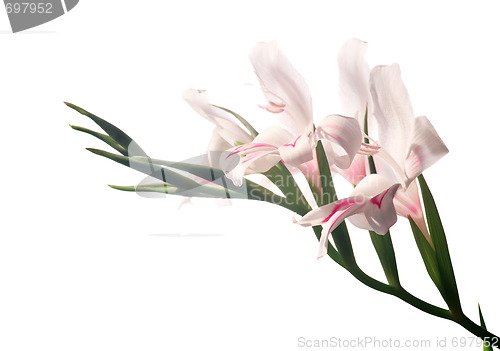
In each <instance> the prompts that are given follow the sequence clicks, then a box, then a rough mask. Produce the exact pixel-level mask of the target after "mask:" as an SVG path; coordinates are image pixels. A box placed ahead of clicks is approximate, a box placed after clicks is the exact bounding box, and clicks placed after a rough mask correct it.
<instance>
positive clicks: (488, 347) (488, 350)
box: [477, 304, 494, 351]
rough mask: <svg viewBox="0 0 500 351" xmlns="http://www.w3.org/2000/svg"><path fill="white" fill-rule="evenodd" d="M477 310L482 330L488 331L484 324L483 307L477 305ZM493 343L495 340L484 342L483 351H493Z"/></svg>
mask: <svg viewBox="0 0 500 351" xmlns="http://www.w3.org/2000/svg"><path fill="white" fill-rule="evenodd" d="M477 308H478V309H479V321H480V322H481V328H483V329H484V330H488V329H486V323H485V322H484V318H483V313H482V312H481V306H480V305H479V304H477ZM493 341H494V340H491V339H490V340H487V341H484V342H483V351H493V347H492V346H491V343H492V342H493Z"/></svg>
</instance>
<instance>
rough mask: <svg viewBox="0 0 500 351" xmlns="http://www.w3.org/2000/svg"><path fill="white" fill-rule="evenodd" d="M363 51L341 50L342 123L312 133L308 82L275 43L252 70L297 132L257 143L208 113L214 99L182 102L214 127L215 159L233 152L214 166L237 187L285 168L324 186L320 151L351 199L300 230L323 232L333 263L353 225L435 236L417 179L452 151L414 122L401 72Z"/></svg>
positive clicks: (260, 48) (361, 45) (317, 211)
mask: <svg viewBox="0 0 500 351" xmlns="http://www.w3.org/2000/svg"><path fill="white" fill-rule="evenodd" d="M366 48H367V45H366V43H365V42H363V41H360V40H357V39H351V40H349V41H347V42H346V43H345V44H344V45H343V46H342V48H341V50H340V53H339V57H338V63H339V79H340V97H341V102H342V105H343V110H344V111H343V115H340V114H332V115H328V116H326V117H324V118H323V119H322V120H321V122H319V124H318V125H317V126H315V125H314V123H313V107H312V98H311V93H310V90H309V87H308V85H307V83H306V81H305V80H304V78H303V77H302V76H301V75H300V74H299V72H298V71H297V70H296V69H295V68H294V67H293V65H292V64H291V63H290V61H289V60H288V59H287V58H286V57H285V55H284V54H283V53H282V52H281V51H280V50H279V49H278V47H277V45H276V43H275V42H271V43H259V44H257V45H256V46H255V47H254V48H253V50H252V52H251V53H250V61H251V63H252V65H253V67H254V70H255V74H256V75H257V78H258V80H259V82H260V87H261V89H262V92H263V94H264V97H265V99H266V100H267V104H265V105H259V106H260V107H262V108H264V109H265V110H267V111H269V112H270V113H272V114H283V115H285V116H286V117H287V119H288V120H289V121H290V122H291V123H289V125H287V126H279V125H274V126H272V127H269V128H267V129H265V130H263V131H261V132H260V133H259V134H257V133H252V132H250V133H249V132H247V131H245V130H244V129H243V128H242V127H240V125H238V123H236V122H235V121H234V120H233V118H234V116H233V115H232V114H231V113H229V112H228V111H226V110H224V109H221V108H218V107H215V106H213V105H211V104H210V102H209V100H208V98H207V95H206V92H205V91H201V90H193V89H190V90H188V91H186V92H185V93H184V95H183V97H184V99H185V100H186V101H187V102H188V103H189V104H190V105H191V107H192V108H193V109H194V110H195V111H197V112H198V113H199V114H200V115H202V116H203V117H205V118H206V119H208V120H209V121H211V122H213V123H214V124H215V129H214V131H213V135H212V138H211V141H210V143H209V147H208V153H209V154H210V153H213V152H214V151H216V152H220V151H227V152H226V153H224V155H225V156H224V157H223V158H222V159H217V160H211V162H212V163H213V165H214V166H217V167H218V168H221V169H222V170H223V171H224V173H225V174H226V176H227V177H228V178H229V179H231V181H232V182H233V183H234V185H235V186H241V185H242V183H243V179H244V177H245V176H246V175H248V174H253V173H263V172H266V171H268V170H270V169H271V168H272V167H273V166H275V165H276V164H277V163H279V162H283V164H284V165H286V167H287V168H288V169H289V170H290V171H292V172H302V173H303V174H304V175H305V176H306V177H307V178H308V180H309V181H310V183H311V184H317V179H315V178H317V177H318V176H319V166H318V161H317V158H316V146H317V144H318V142H320V141H321V143H322V145H323V147H324V150H325V153H326V156H327V159H328V163H329V167H330V168H331V170H332V171H334V172H336V173H338V174H340V175H341V176H343V177H344V178H345V179H346V180H348V181H349V182H350V183H351V184H353V185H354V189H353V191H352V193H351V195H350V196H349V197H347V198H344V199H340V200H337V201H334V202H330V203H329V204H326V205H323V206H320V207H318V206H317V205H316V204H311V207H312V208H313V210H311V211H310V212H309V213H307V214H305V215H304V216H303V217H302V218H301V219H300V220H298V221H297V222H298V223H299V224H301V225H303V226H316V225H322V226H323V230H322V234H321V239H320V249H319V254H318V257H322V256H324V255H325V254H326V253H327V246H328V237H329V234H330V233H331V232H332V231H333V230H334V229H335V228H336V227H337V226H338V225H339V224H340V223H342V222H343V221H344V220H345V219H348V220H349V221H350V222H351V223H352V224H353V225H355V226H356V227H359V228H361V229H367V230H371V231H374V232H376V233H378V234H381V235H384V234H385V233H387V231H388V230H389V228H390V227H391V226H392V225H393V224H394V223H395V222H396V220H397V216H398V215H399V216H402V217H406V218H408V217H409V216H411V218H412V219H413V221H414V222H415V223H416V224H417V225H418V226H419V228H420V230H421V231H422V233H423V234H424V235H426V236H428V235H429V234H428V230H427V226H426V225H425V220H424V216H423V211H422V206H421V203H420V198H419V194H418V187H417V184H416V181H415V179H416V177H417V176H419V175H420V174H421V173H422V172H423V171H424V170H425V169H426V168H428V167H429V166H431V165H432V164H434V163H435V162H436V161H438V160H439V159H440V158H441V157H443V156H444V155H445V154H446V153H447V152H448V149H447V148H446V146H445V145H444V143H443V141H442V140H441V138H440V137H439V136H438V134H437V132H436V130H435V129H434V127H433V126H432V124H431V123H430V122H429V120H428V119H427V118H426V117H425V116H418V117H415V116H414V114H413V110H412V107H411V102H410V99H409V96H408V92H407V90H406V87H405V85H404V84H403V82H402V80H401V72H400V69H399V66H398V65H397V64H393V65H390V66H375V67H374V68H372V69H371V70H370V68H369V66H368V64H367V63H366V60H365V52H366Z"/></svg>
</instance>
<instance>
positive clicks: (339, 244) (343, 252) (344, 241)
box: [316, 141, 357, 270]
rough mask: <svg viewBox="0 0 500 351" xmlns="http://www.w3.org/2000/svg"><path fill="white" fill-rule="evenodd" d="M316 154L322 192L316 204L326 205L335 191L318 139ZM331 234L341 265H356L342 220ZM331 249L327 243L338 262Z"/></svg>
mask: <svg viewBox="0 0 500 351" xmlns="http://www.w3.org/2000/svg"><path fill="white" fill-rule="evenodd" d="M316 155H317V159H318V168H319V174H320V178H321V187H322V194H323V196H322V198H321V202H320V203H319V204H318V205H320V206H322V205H326V204H327V203H330V202H333V201H336V199H337V193H336V191H335V186H334V184H333V178H332V173H331V171H330V164H329V163H328V159H327V157H326V153H325V149H324V148H323V144H322V143H321V141H319V142H318V145H317V146H316ZM324 202H326V203H324ZM331 234H332V238H333V242H334V243H335V246H336V248H337V250H338V253H339V254H340V257H341V262H342V266H343V267H345V268H347V269H348V270H349V269H350V268H354V267H357V264H356V259H355V258H354V251H353V250H352V244H351V238H350V237H349V231H348V230H347V226H346V224H345V221H344V222H342V223H341V224H340V225H339V226H338V227H337V228H335V229H334V230H333V231H332V233H331ZM331 250H335V248H334V247H333V246H332V245H328V251H327V252H328V255H329V256H330V257H332V258H333V259H334V260H335V261H336V262H337V263H339V262H338V261H337V260H336V259H335V258H334V257H335V256H337V255H336V251H337V250H335V251H332V252H330V251H331Z"/></svg>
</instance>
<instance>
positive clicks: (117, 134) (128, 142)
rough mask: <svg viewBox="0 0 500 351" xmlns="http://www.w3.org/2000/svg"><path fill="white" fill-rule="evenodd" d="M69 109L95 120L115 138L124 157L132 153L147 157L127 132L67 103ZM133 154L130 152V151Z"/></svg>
mask: <svg viewBox="0 0 500 351" xmlns="http://www.w3.org/2000/svg"><path fill="white" fill-rule="evenodd" d="M65 104H66V105H67V106H68V107H71V108H72V109H73V110H75V111H77V112H79V113H81V114H82V115H84V116H87V117H89V118H90V119H91V120H93V121H94V122H95V123H96V124H97V125H98V126H99V127H101V128H102V129H103V130H104V131H105V132H106V133H108V135H109V136H110V137H111V138H113V139H114V140H115V141H116V142H117V143H118V144H119V145H120V146H121V147H122V148H123V149H124V150H125V151H121V152H122V154H123V155H125V156H128V155H129V154H130V153H132V154H133V155H137V156H147V154H146V152H144V150H143V149H142V148H141V147H140V146H139V145H138V144H137V143H136V142H135V141H134V140H133V139H132V138H131V137H129V136H128V135H127V134H126V133H125V132H123V131H122V130H121V129H119V128H117V127H115V126H114V125H112V124H111V123H109V122H108V121H105V120H104V119H102V118H99V117H97V116H96V115H94V114H92V113H90V112H88V111H86V110H84V109H83V108H81V107H78V106H76V105H73V104H72V103H69V102H65ZM131 150H132V151H133V152H130V151H131Z"/></svg>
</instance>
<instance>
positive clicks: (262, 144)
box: [226, 143, 276, 159]
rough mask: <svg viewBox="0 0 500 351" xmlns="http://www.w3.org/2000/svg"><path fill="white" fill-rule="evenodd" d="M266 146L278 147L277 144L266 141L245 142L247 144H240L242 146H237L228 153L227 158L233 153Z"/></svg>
mask: <svg viewBox="0 0 500 351" xmlns="http://www.w3.org/2000/svg"><path fill="white" fill-rule="evenodd" d="M264 147H269V148H272V149H276V146H274V145H271V144H264V143H256V144H245V145H240V146H238V147H236V148H235V149H234V150H233V151H232V152H231V153H230V154H229V155H227V157H226V159H228V158H229V157H231V156H233V155H236V154H239V153H243V152H245V151H249V150H253V149H256V148H264Z"/></svg>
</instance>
